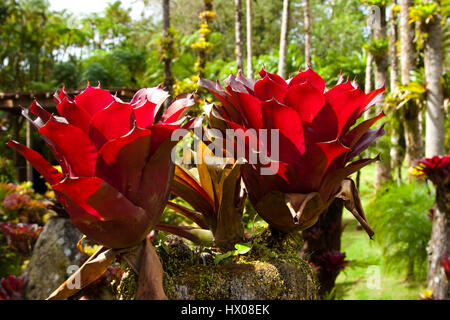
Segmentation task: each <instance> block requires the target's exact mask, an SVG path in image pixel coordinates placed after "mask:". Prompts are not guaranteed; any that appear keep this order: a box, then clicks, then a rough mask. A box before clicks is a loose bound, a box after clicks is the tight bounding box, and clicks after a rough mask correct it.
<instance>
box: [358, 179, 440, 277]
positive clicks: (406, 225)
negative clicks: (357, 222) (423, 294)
mask: <svg viewBox="0 0 450 320" xmlns="http://www.w3.org/2000/svg"><path fill="white" fill-rule="evenodd" d="M432 206H433V199H432V197H430V195H429V194H428V191H427V189H426V187H425V186H424V185H422V184H419V183H411V184H405V183H403V184H402V185H400V186H399V187H397V186H395V185H393V184H389V185H386V186H384V187H383V188H381V189H380V190H379V191H378V192H377V194H376V197H375V198H374V199H373V200H372V201H371V202H370V203H369V204H368V206H367V208H366V209H367V216H368V218H369V219H370V221H371V224H372V226H373V228H374V230H375V234H376V236H375V237H374V240H375V241H376V242H377V243H378V244H380V246H381V249H382V253H383V264H384V265H385V266H386V267H387V269H388V270H390V269H393V270H397V271H400V272H403V273H405V274H406V276H407V277H409V278H423V277H424V275H425V274H426V262H427V251H426V246H427V243H428V240H429V239H430V235H431V221H430V219H429V218H428V216H427V212H428V210H429V209H430V208H431V207H432Z"/></svg>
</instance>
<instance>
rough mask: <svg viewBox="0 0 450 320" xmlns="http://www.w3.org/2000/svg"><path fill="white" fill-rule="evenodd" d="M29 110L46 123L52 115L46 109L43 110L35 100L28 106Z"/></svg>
mask: <svg viewBox="0 0 450 320" xmlns="http://www.w3.org/2000/svg"><path fill="white" fill-rule="evenodd" d="M30 111H31V113H32V114H34V115H35V116H38V117H39V118H41V120H42V122H43V123H46V122H47V121H48V120H50V117H51V116H52V115H51V114H50V112H48V111H47V110H45V109H44V108H42V107H41V106H40V105H39V104H38V103H37V102H36V100H35V101H33V104H32V105H31V106H30Z"/></svg>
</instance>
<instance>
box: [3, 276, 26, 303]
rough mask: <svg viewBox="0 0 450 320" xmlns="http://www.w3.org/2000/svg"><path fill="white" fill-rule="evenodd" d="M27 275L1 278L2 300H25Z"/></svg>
mask: <svg viewBox="0 0 450 320" xmlns="http://www.w3.org/2000/svg"><path fill="white" fill-rule="evenodd" d="M25 283H26V278H25V277H19V278H18V277H16V276H13V275H10V276H8V277H7V278H2V279H0V300H23V289H24V286H25Z"/></svg>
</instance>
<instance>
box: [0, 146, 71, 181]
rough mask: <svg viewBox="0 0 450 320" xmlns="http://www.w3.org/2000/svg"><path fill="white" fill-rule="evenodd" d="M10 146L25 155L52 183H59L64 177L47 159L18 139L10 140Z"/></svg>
mask: <svg viewBox="0 0 450 320" xmlns="http://www.w3.org/2000/svg"><path fill="white" fill-rule="evenodd" d="M8 146H9V147H11V148H13V149H15V150H16V151H17V152H19V153H20V154H21V155H22V156H23V157H25V158H26V159H27V160H28V161H30V163H31V164H32V165H33V167H34V168H35V169H36V170H37V171H38V172H39V173H40V174H42V176H43V177H44V179H45V180H47V181H48V183H50V184H52V185H53V184H56V183H59V182H60V181H61V180H63V179H64V175H63V174H62V173H60V172H59V171H58V170H56V169H55V168H54V167H53V166H52V165H51V164H50V163H48V162H47V160H45V159H44V157H42V156H41V155H40V154H39V153H37V152H36V151H34V150H32V149H29V148H27V147H25V146H23V145H21V144H20V143H17V142H16V141H9V142H8Z"/></svg>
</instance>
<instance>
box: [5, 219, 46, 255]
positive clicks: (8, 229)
mask: <svg viewBox="0 0 450 320" xmlns="http://www.w3.org/2000/svg"><path fill="white" fill-rule="evenodd" d="M0 232H1V233H2V234H3V236H4V237H5V239H6V241H7V243H8V245H9V246H10V247H11V248H12V249H13V250H15V251H17V252H19V253H21V254H23V255H25V256H30V255H31V251H32V250H33V246H34V244H35V242H36V241H37V238H38V237H39V234H40V233H41V232H42V227H38V226H37V225H36V224H23V223H17V224H15V223H12V222H0Z"/></svg>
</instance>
